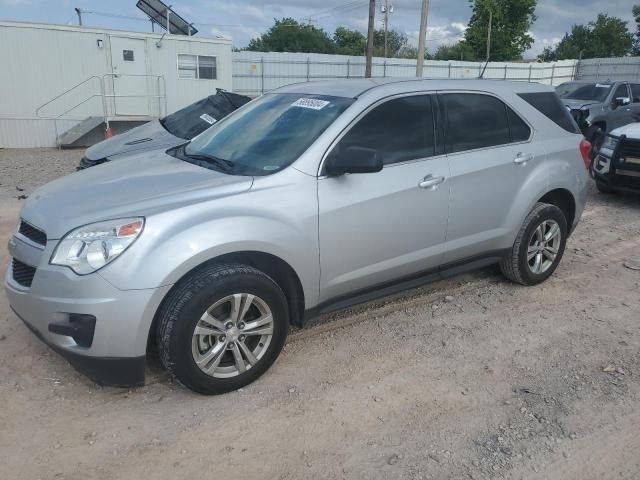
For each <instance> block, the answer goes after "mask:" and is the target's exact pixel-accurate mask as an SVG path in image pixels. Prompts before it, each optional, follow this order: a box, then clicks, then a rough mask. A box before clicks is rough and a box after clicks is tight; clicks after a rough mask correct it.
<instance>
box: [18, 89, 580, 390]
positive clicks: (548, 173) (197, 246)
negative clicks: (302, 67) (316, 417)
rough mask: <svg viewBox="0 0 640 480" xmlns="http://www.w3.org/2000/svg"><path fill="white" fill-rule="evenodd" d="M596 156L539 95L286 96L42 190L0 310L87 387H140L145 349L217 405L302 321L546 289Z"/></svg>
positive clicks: (556, 104) (27, 214) (26, 215)
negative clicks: (423, 291)
mask: <svg viewBox="0 0 640 480" xmlns="http://www.w3.org/2000/svg"><path fill="white" fill-rule="evenodd" d="M589 149H590V145H589V143H588V142H586V140H584V139H583V137H582V136H581V135H580V132H579V130H578V127H577V125H576V124H575V122H574V120H573V118H571V116H570V115H569V112H568V111H567V109H566V108H565V107H564V106H563V105H562V104H561V102H560V100H559V98H558V97H557V95H556V93H555V92H554V91H553V89H552V88H550V87H547V86H543V85H539V84H535V83H525V82H516V83H512V82H506V81H486V80H390V79H385V80H374V79H358V80H344V81H329V82H310V83H303V84H297V85H290V86H286V87H283V88H280V89H278V90H275V91H273V92H271V93H269V94H266V95H263V96H261V97H259V98H257V99H255V100H253V101H251V102H250V103H248V104H247V105H245V106H243V107H242V108H240V109H238V110H236V111H235V112H233V113H232V114H231V115H229V116H228V117H226V118H224V119H223V120H222V121H220V122H218V123H217V124H215V125H214V126H213V127H211V128H210V129H208V130H206V131H205V132H203V133H202V134H200V135H199V136H197V137H195V138H194V139H193V140H191V141H190V142H187V143H184V144H182V145H179V146H177V147H173V148H170V149H168V150H166V147H165V148H164V149H157V150H153V151H145V152H142V153H138V154H132V155H131V156H130V157H129V158H128V160H127V161H126V162H110V163H105V164H103V165H99V166H97V167H95V168H90V169H88V170H83V171H80V172H77V173H74V174H72V175H68V176H66V177H63V178H60V179H58V180H55V181H53V182H51V183H49V184H47V185H45V186H43V187H41V188H39V189H38V190H36V191H35V192H34V194H33V195H31V196H30V197H29V199H28V201H27V202H26V203H25V205H24V208H23V209H22V212H21V215H20V222H19V225H18V227H17V229H16V231H15V233H14V235H13V236H12V237H11V239H10V242H9V250H10V255H11V259H10V265H9V269H8V271H7V274H6V279H5V284H6V291H7V293H8V297H9V301H10V304H11V306H12V308H13V309H14V310H15V312H16V313H17V315H18V316H19V317H20V318H22V319H23V320H24V322H25V324H26V325H27V326H28V327H29V328H30V329H31V330H32V331H33V332H34V333H35V334H36V335H37V336H38V337H40V338H41V339H42V340H44V341H45V342H46V343H47V344H48V345H49V346H51V347H52V348H53V349H55V350H56V351H58V352H59V353H61V354H62V355H64V356H65V357H66V358H67V359H68V360H69V361H70V363H71V364H72V365H74V366H75V367H76V368H77V369H78V370H80V371H81V372H83V373H84V374H86V375H88V376H89V377H90V378H92V379H94V380H95V381H97V382H98V383H101V384H106V385H119V386H125V385H140V384H143V383H144V375H145V358H146V355H147V352H148V350H149V349H150V348H151V347H153V348H155V349H157V351H158V354H159V357H160V359H161V361H162V364H163V365H164V367H166V368H167V369H168V370H169V371H170V372H171V374H172V375H174V376H175V377H176V378H177V379H178V380H179V381H180V382H181V383H182V384H184V385H185V386H187V387H188V388H190V389H192V390H195V391H197V392H201V393H205V394H217V393H223V392H228V391H231V390H234V389H237V388H239V387H242V386H244V385H247V384H248V383H250V382H252V381H253V380H255V379H256V378H258V377H259V376H260V375H262V374H263V373H264V372H265V371H266V370H267V369H268V368H269V367H270V366H271V365H272V364H273V362H274V361H275V359H276V358H277V357H278V354H279V353H280V351H281V350H282V347H283V345H284V343H285V338H286V336H287V331H288V328H289V326H290V325H297V326H301V325H303V324H304V322H305V320H306V319H308V318H309V317H311V316H313V315H317V314H320V313H324V312H327V311H330V310H335V309H338V308H343V307H346V306H348V305H352V304H355V303H358V302H364V301H367V300H371V299H373V298H375V297H377V296H381V295H387V294H390V293H393V292H397V291H399V290H401V289H406V288H411V287H415V286H417V285H419V284H421V283H424V282H427V281H432V280H436V279H440V278H443V277H445V276H447V275H451V274H455V273H458V272H461V271H463V270H466V269H471V268H478V267H483V266H486V265H489V264H493V263H499V264H500V267H501V269H502V272H503V273H504V275H505V276H506V277H507V278H508V279H510V280H512V281H514V282H517V283H520V284H523V285H534V284H537V283H540V282H542V281H544V280H546V279H547V278H548V277H549V276H550V275H551V274H552V273H553V272H554V270H555V269H556V267H557V266H558V263H559V262H560V259H561V258H562V254H563V252H564V249H565V243H566V241H567V238H568V236H569V235H570V233H571V232H572V230H573V228H574V227H575V226H576V224H577V222H578V219H579V218H580V215H581V214H582V211H583V208H584V205H585V199H586V184H587V179H588V172H587V169H586V168H585V164H587V163H588V155H589Z"/></svg>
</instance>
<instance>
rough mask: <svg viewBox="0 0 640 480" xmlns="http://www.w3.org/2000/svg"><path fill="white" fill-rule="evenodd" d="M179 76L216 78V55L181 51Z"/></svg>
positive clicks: (179, 55) (203, 78)
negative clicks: (192, 53) (191, 53)
mask: <svg viewBox="0 0 640 480" xmlns="http://www.w3.org/2000/svg"><path fill="white" fill-rule="evenodd" d="M178 78H192V79H200V80H216V79H217V78H218V68H217V62H216V57H211V56H208V55H185V54H182V53H179V54H178Z"/></svg>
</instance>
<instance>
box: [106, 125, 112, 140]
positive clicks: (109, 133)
mask: <svg viewBox="0 0 640 480" xmlns="http://www.w3.org/2000/svg"><path fill="white" fill-rule="evenodd" d="M111 137H113V131H112V130H111V127H107V129H106V130H105V131H104V138H111Z"/></svg>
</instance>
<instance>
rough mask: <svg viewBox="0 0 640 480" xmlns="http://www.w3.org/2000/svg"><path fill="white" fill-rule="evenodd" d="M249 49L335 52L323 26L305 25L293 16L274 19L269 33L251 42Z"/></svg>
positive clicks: (260, 50) (334, 47)
mask: <svg viewBox="0 0 640 480" xmlns="http://www.w3.org/2000/svg"><path fill="white" fill-rule="evenodd" d="M246 49H247V50H252V51H258V52H304V53H335V50H336V46H335V43H334V42H333V40H332V39H331V37H329V35H327V32H325V31H324V30H323V29H321V28H316V27H314V26H312V25H304V24H301V23H299V22H297V21H296V20H294V19H293V18H283V19H281V20H278V19H274V25H273V27H271V28H270V29H269V30H268V31H267V33H265V34H263V35H261V36H260V37H259V38H254V39H252V40H251V41H250V42H249V45H248V46H247V48H246Z"/></svg>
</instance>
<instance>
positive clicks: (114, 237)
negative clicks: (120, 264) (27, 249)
mask: <svg viewBox="0 0 640 480" xmlns="http://www.w3.org/2000/svg"><path fill="white" fill-rule="evenodd" d="M142 227H144V218H140V217H137V218H122V219H118V220H108V221H106V222H98V223H92V224H91V225H86V226H84V227H80V228H76V229H75V230H72V231H71V232H69V233H68V234H67V235H66V236H65V237H64V238H63V239H62V240H60V243H58V246H57V247H56V249H55V251H54V252H53V255H52V256H51V264H52V265H64V266H67V267H71V269H72V270H73V271H74V272H76V273H77V274H79V275H86V274H88V273H92V272H95V271H96V270H98V269H99V268H102V267H104V266H105V265H106V264H108V263H110V262H112V261H113V260H114V259H115V258H117V257H118V256H119V255H120V254H121V253H122V252H124V251H125V250H126V249H127V248H128V247H129V246H130V245H131V244H132V243H133V242H134V241H135V239H136V238H138V236H139V235H140V232H142Z"/></svg>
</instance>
